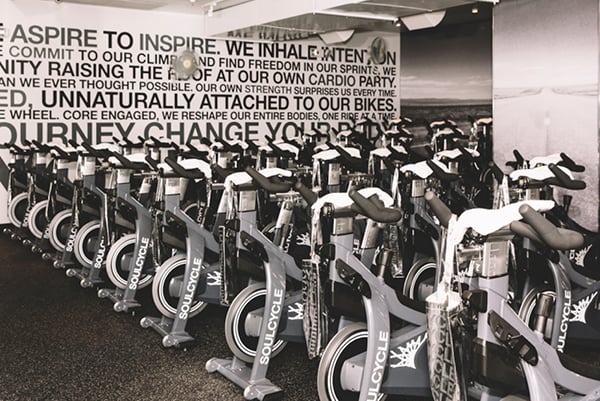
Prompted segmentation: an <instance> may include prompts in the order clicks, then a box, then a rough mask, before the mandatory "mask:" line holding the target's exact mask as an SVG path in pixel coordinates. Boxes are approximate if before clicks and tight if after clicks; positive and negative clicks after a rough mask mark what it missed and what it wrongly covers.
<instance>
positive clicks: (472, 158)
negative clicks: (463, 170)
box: [454, 139, 475, 163]
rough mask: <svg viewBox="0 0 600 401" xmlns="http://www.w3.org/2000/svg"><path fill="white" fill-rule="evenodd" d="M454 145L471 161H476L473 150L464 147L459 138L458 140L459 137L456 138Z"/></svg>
mask: <svg viewBox="0 0 600 401" xmlns="http://www.w3.org/2000/svg"><path fill="white" fill-rule="evenodd" d="M454 147H455V148H456V149H458V150H459V151H460V153H462V155H463V156H464V157H466V158H467V160H468V161H469V162H470V163H474V162H475V158H474V157H473V155H472V154H471V152H469V151H468V150H467V149H465V147H464V146H462V145H461V144H460V143H458V140H457V139H454Z"/></svg>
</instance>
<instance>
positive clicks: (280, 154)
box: [267, 138, 296, 159]
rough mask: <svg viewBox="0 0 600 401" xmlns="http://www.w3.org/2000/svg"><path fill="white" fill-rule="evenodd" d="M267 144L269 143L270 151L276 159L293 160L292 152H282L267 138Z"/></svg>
mask: <svg viewBox="0 0 600 401" xmlns="http://www.w3.org/2000/svg"><path fill="white" fill-rule="evenodd" d="M267 142H268V143H269V146H270V147H271V150H272V151H273V153H274V154H275V155H276V156H277V157H283V158H286V159H293V158H294V157H295V156H296V155H295V154H294V153H293V152H290V151H289V150H283V149H281V148H280V147H279V146H277V145H276V144H275V142H274V141H273V139H272V138H268V139H267Z"/></svg>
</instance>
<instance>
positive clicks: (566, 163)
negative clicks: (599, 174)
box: [558, 152, 585, 173]
mask: <svg viewBox="0 0 600 401" xmlns="http://www.w3.org/2000/svg"><path fill="white" fill-rule="evenodd" d="M560 158H561V159H562V161H561V162H559V163H558V164H559V165H560V166H563V167H566V168H568V169H569V170H571V171H573V172H576V173H583V172H584V171H585V166H582V165H580V164H577V163H575V161H574V160H573V159H571V158H570V157H569V156H567V154H566V153H564V152H560Z"/></svg>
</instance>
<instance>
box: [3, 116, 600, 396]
mask: <svg viewBox="0 0 600 401" xmlns="http://www.w3.org/2000/svg"><path fill="white" fill-rule="evenodd" d="M410 125H411V121H410V120H408V119H405V118H399V119H396V120H391V121H385V122H378V123H376V122H373V121H370V120H364V121H358V122H356V123H355V124H354V126H353V127H352V128H351V129H349V130H346V131H341V132H332V133H323V132H319V131H315V132H310V133H304V134H302V135H301V136H300V137H298V138H292V139H290V138H287V137H284V138H282V139H281V140H277V141H274V140H267V143H266V144H265V145H262V146H257V145H256V144H254V143H251V142H250V143H246V142H240V141H233V142H228V141H224V140H222V139H215V140H214V142H213V143H208V142H206V143H201V144H199V145H196V146H193V145H192V144H187V145H185V146H181V145H177V144H174V143H172V142H170V141H167V140H165V139H164V138H162V139H161V138H159V139H157V138H138V139H139V140H138V141H136V142H132V141H131V140H129V139H128V138H123V139H117V138H115V141H114V142H115V143H112V144H105V143H103V144H97V145H90V144H87V143H85V142H81V143H76V142H74V141H71V142H70V143H69V144H68V145H67V144H42V143H39V142H37V141H31V142H30V143H26V144H23V145H17V144H6V146H7V147H9V148H10V152H11V156H12V160H11V162H10V177H9V178H10V179H9V185H10V186H9V204H8V214H9V219H10V222H11V224H12V227H11V228H8V229H6V230H5V232H6V233H7V234H10V235H11V237H12V238H13V239H16V240H20V241H22V242H23V243H24V244H25V245H27V246H31V249H32V251H33V252H38V253H40V254H41V255H42V258H43V259H45V260H49V261H52V263H53V266H54V267H55V268H56V269H65V271H66V274H67V276H69V277H76V278H77V279H78V280H79V281H80V284H81V286H82V287H89V288H96V289H98V296H99V297H100V298H106V299H109V300H110V301H111V302H112V303H113V308H114V310H115V311H117V312H127V311H131V310H134V309H135V308H136V307H138V306H140V305H139V302H138V301H137V298H138V296H139V293H138V291H146V289H149V288H151V292H152V299H153V301H154V303H155V306H156V309H157V310H158V311H160V313H161V316H159V317H144V318H143V319H142V320H141V322H140V324H141V325H142V327H145V328H152V329H154V330H155V331H156V332H158V333H159V334H160V335H161V336H162V344H163V345H164V346H165V347H172V346H185V345H186V344H187V343H188V342H190V341H192V340H193V338H192V336H190V334H189V333H187V331H186V326H187V322H188V320H189V319H191V318H193V317H195V316H197V315H199V314H200V313H201V312H202V310H203V309H204V308H205V307H206V306H207V305H208V304H215V305H222V306H226V307H227V308H228V309H227V314H226V317H225V324H224V334H225V338H226V341H227V344H228V346H229V348H230V349H231V352H232V354H233V356H232V358H227V359H219V358H212V359H210V360H209V361H207V363H206V369H207V370H208V371H209V372H219V373H220V374H222V375H223V376H225V377H226V378H228V379H229V380H231V381H233V382H234V383H236V384H237V385H239V386H240V387H242V388H243V389H244V391H243V395H244V397H245V398H246V399H259V400H270V399H279V398H281V397H282V395H283V391H282V389H281V388H279V387H278V386H277V385H275V384H274V383H272V382H271V381H270V380H269V379H268V375H267V373H268V367H269V364H270V361H271V359H272V358H274V357H275V356H277V355H278V354H279V353H280V352H281V351H282V350H283V349H284V347H285V345H286V344H287V343H288V342H298V343H304V344H306V347H307V351H308V356H309V357H310V358H320V362H319V369H318V375H317V383H318V394H319V398H320V399H321V400H339V401H346V400H382V399H385V398H386V397H387V396H388V395H390V394H399V395H404V396H409V397H410V396H424V397H433V398H434V399H435V400H436V401H437V400H467V399H481V400H507V401H508V400H535V401H542V400H543V401H547V400H558V399H561V400H596V399H600V369H599V368H598V367H596V366H592V365H589V364H588V363H586V362H583V361H581V360H578V359H577V358H574V357H572V356H570V355H568V354H567V353H565V345H566V344H567V342H571V341H573V342H575V341H578V342H583V343H584V344H586V345H589V346H593V345H594V344H595V343H597V340H598V339H599V338H600V327H599V325H600V319H599V316H600V315H599V313H600V312H599V310H598V309H600V307H599V306H598V303H599V302H600V301H599V300H598V297H597V294H598V291H599V289H600V284H598V283H599V281H598V279H599V278H600V273H599V272H598V271H597V268H596V264H597V250H596V248H597V246H596V242H597V241H596V239H597V238H598V235H597V234H596V233H594V232H590V231H588V230H587V229H585V228H584V227H582V226H580V225H578V224H577V223H576V222H575V221H573V220H572V219H571V218H570V217H569V216H568V213H567V212H568V209H569V204H570V199H571V197H570V196H567V195H566V196H564V197H563V201H562V203H561V204H559V203H557V202H555V201H554V189H555V188H556V187H559V188H566V189H569V190H578V189H583V188H585V183H584V182H583V181H580V180H578V179H576V178H575V177H574V175H575V174H576V173H580V172H582V171H583V170H584V168H583V166H580V165H578V164H577V163H576V162H574V161H573V160H572V159H571V158H569V157H568V156H567V155H565V154H564V153H562V154H553V155H549V156H544V157H535V158H532V159H530V160H526V159H525V158H523V157H522V156H521V154H520V153H519V152H517V151H515V152H514V155H515V161H511V162H509V163H507V165H508V166H509V167H510V168H511V169H512V171H511V172H510V173H509V174H507V173H504V172H503V171H502V170H501V169H500V168H499V167H498V166H497V165H495V164H494V163H493V161H492V160H491V156H490V155H491V128H492V120H491V119H480V120H473V128H472V132H471V133H470V135H464V134H463V133H462V132H461V131H460V130H459V129H458V128H457V127H456V124H455V123H453V122H452V121H449V120H444V121H437V122H433V123H431V124H429V125H428V129H429V132H430V135H429V136H428V139H429V141H430V143H429V144H427V145H425V146H415V143H414V142H413V135H412V134H411V133H410V130H409V127H410ZM373 132H374V134H373ZM465 144H467V146H463V145H465ZM561 190H562V189H561Z"/></svg>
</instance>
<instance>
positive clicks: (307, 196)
mask: <svg viewBox="0 0 600 401" xmlns="http://www.w3.org/2000/svg"><path fill="white" fill-rule="evenodd" d="M294 189H295V190H296V191H298V192H299V193H300V195H302V197H303V198H304V200H305V201H306V203H308V206H309V207H310V206H312V205H313V204H314V203H315V202H316V201H317V199H318V196H317V194H315V193H314V192H313V191H311V189H310V188H308V187H307V186H306V185H304V184H303V183H302V181H300V180H298V181H296V183H295V184H294Z"/></svg>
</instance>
